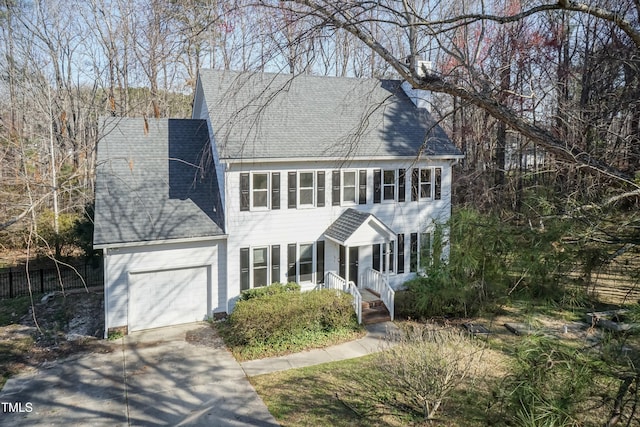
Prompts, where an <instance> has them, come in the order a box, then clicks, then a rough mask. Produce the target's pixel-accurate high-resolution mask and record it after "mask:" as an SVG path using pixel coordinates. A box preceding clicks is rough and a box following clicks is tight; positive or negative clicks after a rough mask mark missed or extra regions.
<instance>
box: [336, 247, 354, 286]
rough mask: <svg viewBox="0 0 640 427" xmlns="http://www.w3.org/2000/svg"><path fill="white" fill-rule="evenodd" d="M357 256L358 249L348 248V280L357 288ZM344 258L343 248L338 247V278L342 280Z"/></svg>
mask: <svg viewBox="0 0 640 427" xmlns="http://www.w3.org/2000/svg"><path fill="white" fill-rule="evenodd" d="M358 256H359V252H358V247H357V246H355V247H350V248H349V280H350V281H352V282H353V283H355V285H356V286H358ZM345 258H346V256H345V247H344V246H342V245H341V246H340V257H339V260H338V261H339V264H340V271H339V274H340V277H342V278H343V279H344V278H345V264H346V259H345Z"/></svg>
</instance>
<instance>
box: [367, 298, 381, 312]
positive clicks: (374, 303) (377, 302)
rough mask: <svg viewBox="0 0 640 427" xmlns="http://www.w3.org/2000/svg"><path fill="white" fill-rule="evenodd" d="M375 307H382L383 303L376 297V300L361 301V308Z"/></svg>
mask: <svg viewBox="0 0 640 427" xmlns="http://www.w3.org/2000/svg"><path fill="white" fill-rule="evenodd" d="M377 307H384V303H383V302H382V300H381V299H376V300H372V301H362V310H363V311H364V310H366V309H368V308H377Z"/></svg>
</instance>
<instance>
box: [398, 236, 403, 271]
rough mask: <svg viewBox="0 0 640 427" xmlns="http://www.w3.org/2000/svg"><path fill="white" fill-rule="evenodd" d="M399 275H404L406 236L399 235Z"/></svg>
mask: <svg viewBox="0 0 640 427" xmlns="http://www.w3.org/2000/svg"><path fill="white" fill-rule="evenodd" d="M398 273H404V234H398Z"/></svg>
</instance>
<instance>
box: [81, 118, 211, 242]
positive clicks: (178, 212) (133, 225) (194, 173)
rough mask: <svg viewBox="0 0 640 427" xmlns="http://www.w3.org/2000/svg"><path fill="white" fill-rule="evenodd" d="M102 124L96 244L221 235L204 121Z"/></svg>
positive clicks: (116, 121)
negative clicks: (146, 125) (146, 124)
mask: <svg viewBox="0 0 640 427" xmlns="http://www.w3.org/2000/svg"><path fill="white" fill-rule="evenodd" d="M147 123H148V127H147V129H146V130H145V122H144V120H143V119H141V118H136V119H132V118H115V117H114V118H107V119H103V120H101V122H100V137H101V139H100V142H99V143H98V159H97V167H96V206H95V228H94V245H98V246H100V245H108V244H118V243H132V242H148V241H157V240H171V239H183V238H193V237H208V236H216V235H220V234H223V230H222V227H223V210H222V206H221V203H220V196H219V190H218V187H217V182H216V180H215V169H214V165H213V160H212V156H211V148H210V147H211V146H210V143H209V132H208V129H207V124H206V121H204V120H173V119H157V120H156V119H148V120H147Z"/></svg>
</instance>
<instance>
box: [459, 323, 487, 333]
mask: <svg viewBox="0 0 640 427" xmlns="http://www.w3.org/2000/svg"><path fill="white" fill-rule="evenodd" d="M462 326H463V327H464V328H465V329H466V330H467V332H469V333H470V334H471V335H473V336H477V335H483V336H487V335H489V334H490V333H491V332H490V331H489V330H488V329H487V328H486V327H484V326H483V325H479V324H476V323H465V324H463V325H462Z"/></svg>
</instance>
